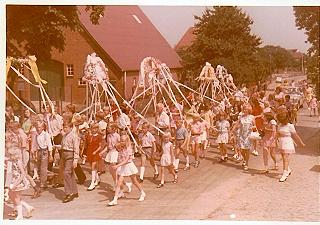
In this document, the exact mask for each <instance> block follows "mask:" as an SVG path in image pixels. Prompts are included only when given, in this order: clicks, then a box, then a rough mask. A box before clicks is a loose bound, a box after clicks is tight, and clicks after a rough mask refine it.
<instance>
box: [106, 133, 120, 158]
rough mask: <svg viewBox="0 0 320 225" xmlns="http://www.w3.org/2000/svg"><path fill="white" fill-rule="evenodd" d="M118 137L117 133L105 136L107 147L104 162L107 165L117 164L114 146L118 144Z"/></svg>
mask: <svg viewBox="0 0 320 225" xmlns="http://www.w3.org/2000/svg"><path fill="white" fill-rule="evenodd" d="M119 141H120V135H119V134H118V133H113V134H108V136H107V145H108V154H107V155H106V158H105V161H106V162H107V163H117V161H118V151H117V150H116V148H115V145H116V144H117V143H119Z"/></svg>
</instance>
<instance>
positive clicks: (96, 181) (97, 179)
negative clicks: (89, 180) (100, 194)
mask: <svg viewBox="0 0 320 225" xmlns="http://www.w3.org/2000/svg"><path fill="white" fill-rule="evenodd" d="M99 183H100V176H99V173H98V172H97V171H96V176H95V183H94V184H95V185H98V184H99Z"/></svg>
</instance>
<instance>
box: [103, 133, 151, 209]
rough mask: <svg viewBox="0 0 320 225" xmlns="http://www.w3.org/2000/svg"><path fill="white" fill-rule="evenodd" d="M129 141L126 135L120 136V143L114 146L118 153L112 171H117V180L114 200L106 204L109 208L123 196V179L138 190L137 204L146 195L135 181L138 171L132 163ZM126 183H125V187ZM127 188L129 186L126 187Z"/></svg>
mask: <svg viewBox="0 0 320 225" xmlns="http://www.w3.org/2000/svg"><path fill="white" fill-rule="evenodd" d="M128 143H130V139H129V137H128V135H122V136H121V142H119V143H117V144H116V149H117V151H118V152H119V153H118V164H117V165H113V169H114V170H115V171H117V175H118V179H117V185H116V190H115V195H114V198H113V200H112V201H111V202H109V203H108V205H109V206H114V205H117V204H118V198H119V197H122V196H123V192H122V190H121V186H122V185H123V183H124V179H125V177H130V178H131V181H132V183H133V184H134V185H135V186H136V187H137V188H138V189H139V191H140V198H139V202H142V201H143V200H144V199H145V197H146V193H145V192H144V190H143V188H142V185H141V184H140V183H139V182H138V181H137V177H136V174H137V173H138V169H137V167H136V166H135V164H134V162H133V154H134V153H133V151H132V147H131V146H130V145H131V143H130V144H128ZM127 184H128V183H126V185H127ZM128 187H129V186H128Z"/></svg>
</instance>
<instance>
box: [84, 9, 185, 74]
mask: <svg viewBox="0 0 320 225" xmlns="http://www.w3.org/2000/svg"><path fill="white" fill-rule="evenodd" d="M79 11H80V12H81V14H80V15H79V18H80V21H81V23H82V24H83V25H84V27H85V28H86V30H87V31H88V32H89V33H90V35H91V36H92V37H93V38H94V39H95V41H96V42H97V43H98V44H99V45H100V46H101V47H102V48H103V49H104V50H105V51H106V53H107V54H108V55H109V56H110V57H111V58H112V59H113V61H114V62H115V63H116V64H117V65H118V66H119V67H120V68H121V70H122V71H129V70H139V69H140V63H141V61H142V60H143V59H144V58H145V57H148V56H153V57H156V58H158V59H159V60H160V61H162V62H164V63H166V64H167V65H168V67H169V68H180V67H181V64H180V62H179V61H180V57H179V56H178V55H177V53H176V52H175V51H174V49H172V48H171V46H170V45H169V43H168V42H167V41H166V39H165V38H164V37H163V36H162V35H161V34H160V32H159V31H158V30H157V29H156V28H155V26H154V25H153V24H152V23H151V22H150V20H149V19H148V18H147V16H146V15H145V14H144V13H143V12H142V10H141V9H140V8H139V7H138V6H106V8H105V12H104V17H102V18H100V20H99V24H98V25H93V24H92V23H91V21H90V18H89V15H88V13H87V12H85V10H84V7H81V6H80V7H79ZM135 17H136V18H135ZM140 22H141V23H140Z"/></svg>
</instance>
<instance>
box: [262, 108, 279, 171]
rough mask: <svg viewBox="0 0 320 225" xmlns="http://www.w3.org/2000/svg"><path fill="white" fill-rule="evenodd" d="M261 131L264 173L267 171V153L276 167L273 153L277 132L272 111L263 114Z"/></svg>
mask: <svg viewBox="0 0 320 225" xmlns="http://www.w3.org/2000/svg"><path fill="white" fill-rule="evenodd" d="M263 126H264V128H263V133H264V136H263V138H262V144H263V163H264V169H265V170H264V173H268V172H269V165H268V158H269V154H270V156H271V158H272V160H273V162H274V169H275V170H277V169H278V165H277V159H276V155H275V147H276V134H277V122H276V121H275V119H274V117H273V113H272V112H268V113H265V114H264V124H263Z"/></svg>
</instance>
